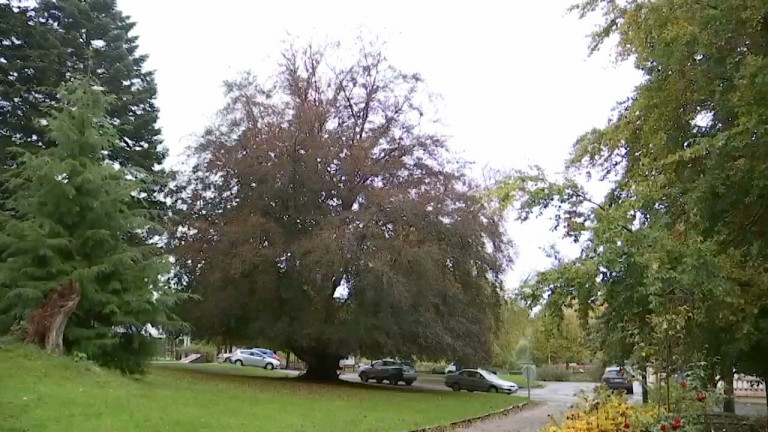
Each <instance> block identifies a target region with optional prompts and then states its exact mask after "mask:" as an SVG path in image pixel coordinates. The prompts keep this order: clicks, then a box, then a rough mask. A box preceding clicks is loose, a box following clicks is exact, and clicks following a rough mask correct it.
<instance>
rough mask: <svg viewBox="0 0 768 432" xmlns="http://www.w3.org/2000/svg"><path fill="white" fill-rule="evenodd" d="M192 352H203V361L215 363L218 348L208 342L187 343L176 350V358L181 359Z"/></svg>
mask: <svg viewBox="0 0 768 432" xmlns="http://www.w3.org/2000/svg"><path fill="white" fill-rule="evenodd" d="M190 354H202V356H203V361H205V362H206V363H215V362H216V356H217V354H218V349H217V348H216V347H215V346H213V345H206V344H195V345H187V346H185V347H180V348H179V349H178V350H176V360H181V359H183V358H184V357H186V356H188V355H190Z"/></svg>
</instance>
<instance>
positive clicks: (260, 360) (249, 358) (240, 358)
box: [229, 350, 280, 370]
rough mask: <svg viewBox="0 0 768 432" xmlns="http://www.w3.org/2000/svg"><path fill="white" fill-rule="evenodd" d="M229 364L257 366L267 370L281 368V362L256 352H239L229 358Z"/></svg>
mask: <svg viewBox="0 0 768 432" xmlns="http://www.w3.org/2000/svg"><path fill="white" fill-rule="evenodd" d="M229 362H230V363H234V364H236V365H239V366H257V367H263V368H264V369H267V370H272V369H278V368H280V362H279V361H278V360H276V359H274V358H272V357H267V356H266V355H264V354H262V353H260V352H259V351H256V350H237V351H235V352H234V353H232V356H230V357H229Z"/></svg>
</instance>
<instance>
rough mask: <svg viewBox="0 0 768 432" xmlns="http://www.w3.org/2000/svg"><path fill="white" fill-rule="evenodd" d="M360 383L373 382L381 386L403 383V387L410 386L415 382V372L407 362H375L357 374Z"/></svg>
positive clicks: (387, 360)
mask: <svg viewBox="0 0 768 432" xmlns="http://www.w3.org/2000/svg"><path fill="white" fill-rule="evenodd" d="M359 376H360V380H361V381H362V382H368V381H370V380H374V381H376V382H377V383H379V384H381V383H382V382H384V381H389V383H390V384H392V385H397V383H399V382H401V381H402V382H404V383H405V385H411V384H413V382H414V381H416V370H415V369H414V368H413V365H412V364H411V363H409V362H400V361H397V360H390V359H385V360H376V361H375V362H373V364H372V365H370V366H367V367H364V368H363V369H361V370H360V373H359Z"/></svg>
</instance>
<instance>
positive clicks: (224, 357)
mask: <svg viewBox="0 0 768 432" xmlns="http://www.w3.org/2000/svg"><path fill="white" fill-rule="evenodd" d="M230 357H232V353H221V354H219V355H218V356H216V363H230V361H229V358H230Z"/></svg>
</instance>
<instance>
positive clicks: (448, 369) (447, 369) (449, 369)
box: [444, 362, 462, 375]
mask: <svg viewBox="0 0 768 432" xmlns="http://www.w3.org/2000/svg"><path fill="white" fill-rule="evenodd" d="M461 369H462V368H461V365H460V364H458V363H456V362H453V363H451V364H449V365H448V366H446V367H445V372H444V373H445V374H446V375H448V374H449V373H456V372H458V371H460V370H461Z"/></svg>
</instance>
